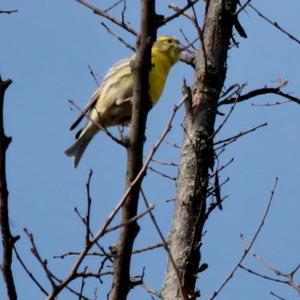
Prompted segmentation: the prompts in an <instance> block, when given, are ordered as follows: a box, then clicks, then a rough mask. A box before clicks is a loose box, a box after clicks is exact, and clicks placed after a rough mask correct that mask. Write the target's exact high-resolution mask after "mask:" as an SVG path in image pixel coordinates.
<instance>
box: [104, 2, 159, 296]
mask: <svg viewBox="0 0 300 300" xmlns="http://www.w3.org/2000/svg"><path fill="white" fill-rule="evenodd" d="M141 10H142V11H141V32H140V35H139V38H138V45H137V53H136V58H135V62H134V66H132V68H133V69H132V71H133V74H134V85H133V100H132V102H133V108H132V118H131V131H130V141H129V145H128V151H127V156H128V160H127V177H126V190H127V189H128V187H130V185H131V184H132V182H133V181H134V179H135V178H136V176H137V175H138V173H139V171H140V170H141V168H142V165H143V146H144V137H145V128H146V121H147V114H148V111H149V109H150V108H151V102H150V99H149V95H148V90H149V71H150V69H151V47H152V44H153V42H154V41H155V39H156V30H157V16H156V13H155V1H154V0H144V1H142V9H141ZM141 179H142V178H141ZM140 183H141V180H139V181H138V182H137V183H136V184H135V185H134V186H133V188H132V190H131V192H130V194H129V195H128V197H127V200H126V202H125V204H124V206H123V209H122V220H121V223H123V222H124V223H126V222H127V221H128V220H130V219H132V218H133V217H135V216H136V214H137V209H138V199H139V193H140ZM138 231H139V226H138V224H137V222H136V221H135V222H131V223H130V224H128V225H127V226H123V227H122V228H121V232H120V235H119V239H118V242H117V245H116V247H115V249H114V250H115V253H114V278H113V286H112V290H111V293H110V298H109V299H110V300H125V299H126V298H127V294H128V292H129V290H130V289H131V288H132V287H133V286H134V285H135V284H136V283H134V282H132V281H131V280H130V261H131V254H132V248H133V243H134V240H135V238H136V235H137V234H138Z"/></svg>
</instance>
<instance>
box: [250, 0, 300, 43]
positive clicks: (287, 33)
mask: <svg viewBox="0 0 300 300" xmlns="http://www.w3.org/2000/svg"><path fill="white" fill-rule="evenodd" d="M249 7H251V8H252V9H253V10H254V11H255V12H256V13H257V14H258V15H259V16H260V17H261V18H262V19H264V20H265V21H267V22H268V23H269V24H271V25H272V26H274V27H275V28H276V29H278V30H279V31H281V32H282V33H283V34H285V35H286V36H288V37H289V38H290V39H291V40H293V41H295V42H296V43H298V44H300V40H299V39H297V38H296V37H295V36H294V35H292V34H290V33H289V32H288V31H286V30H285V29H283V28H282V27H281V26H280V25H279V24H278V23H277V22H275V21H272V20H270V19H269V18H267V17H266V16H265V15H264V14H263V13H261V12H260V11H259V10H258V9H257V8H255V7H254V6H253V5H252V4H249Z"/></svg>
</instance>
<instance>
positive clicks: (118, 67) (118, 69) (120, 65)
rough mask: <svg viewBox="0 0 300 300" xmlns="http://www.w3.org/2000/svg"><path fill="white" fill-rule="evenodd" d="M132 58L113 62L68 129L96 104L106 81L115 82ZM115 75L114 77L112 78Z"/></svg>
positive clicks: (75, 125)
mask: <svg viewBox="0 0 300 300" xmlns="http://www.w3.org/2000/svg"><path fill="white" fill-rule="evenodd" d="M133 59H134V56H131V57H129V58H125V59H122V60H120V61H118V62H117V63H115V64H114V65H113V66H112V67H111V68H110V69H109V71H108V72H107V74H106V75H105V77H104V78H103V81H102V83H101V85H100V86H99V87H98V89H97V90H96V91H95V92H94V94H93V95H92V97H91V99H90V100H89V101H88V104H87V106H86V107H85V108H84V109H83V110H82V112H81V113H80V115H79V116H78V117H77V119H76V120H75V122H74V123H73V124H72V125H71V127H70V130H73V129H75V128H76V127H77V126H78V124H79V123H80V122H81V121H82V119H83V118H84V116H85V115H86V114H88V113H89V112H90V111H91V110H92V109H93V108H94V107H95V105H96V104H97V101H98V99H99V98H100V95H101V93H102V90H103V89H104V88H105V86H106V85H107V83H108V82H109V84H110V85H111V84H116V81H118V80H119V78H120V76H118V74H121V76H122V70H124V69H127V68H128V66H130V64H131V62H132V60H133ZM114 77H115V78H114Z"/></svg>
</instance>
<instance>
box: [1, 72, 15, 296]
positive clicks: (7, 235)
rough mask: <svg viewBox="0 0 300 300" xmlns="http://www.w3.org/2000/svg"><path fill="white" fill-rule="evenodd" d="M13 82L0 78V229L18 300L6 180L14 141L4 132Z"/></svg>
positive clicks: (8, 281)
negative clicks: (6, 103) (7, 95)
mask: <svg viewBox="0 0 300 300" xmlns="http://www.w3.org/2000/svg"><path fill="white" fill-rule="evenodd" d="M11 83H12V81H11V80H10V79H8V80H5V81H3V80H2V78H1V77H0V227H1V235H2V247H3V252H2V264H1V266H0V267H1V271H2V274H3V277H4V281H5V285H6V290H7V295H8V298H9V300H16V299H17V291H16V287H15V282H14V278H13V273H12V253H13V247H14V244H15V243H16V241H17V240H18V239H19V236H13V235H12V234H11V230H10V225H9V208H8V189H7V180H6V150H7V148H8V146H9V144H10V143H11V141H12V138H11V137H7V136H6V135H5V132H4V111H3V106H4V95H5V92H6V90H7V88H8V87H9V86H10V84H11Z"/></svg>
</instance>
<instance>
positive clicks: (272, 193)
mask: <svg viewBox="0 0 300 300" xmlns="http://www.w3.org/2000/svg"><path fill="white" fill-rule="evenodd" d="M277 183H278V177H276V178H275V183H274V186H273V188H272V191H271V195H270V198H269V202H268V205H267V208H266V210H265V212H264V215H263V217H262V219H261V221H260V224H259V225H258V227H257V230H256V232H255V233H254V235H253V237H252V240H251V242H250V243H249V245H248V247H247V248H246V249H245V250H244V253H243V255H242V256H241V258H240V259H239V261H238V262H237V263H236V265H235V266H234V268H233V269H232V271H231V272H230V273H229V275H228V276H227V277H226V278H225V280H224V281H223V283H222V284H221V285H220V287H219V288H217V289H216V290H215V291H214V293H213V295H212V296H211V297H210V298H209V300H212V299H215V298H216V297H217V296H218V294H219V293H220V292H221V291H222V289H223V288H224V287H225V286H226V285H227V283H228V282H229V281H230V279H231V278H232V277H233V275H234V274H235V272H236V270H237V269H238V268H239V266H240V265H241V263H242V262H243V260H244V259H245V257H246V256H247V255H248V253H249V251H250V250H251V248H252V246H253V244H254V242H255V241H256V239H257V237H258V235H259V233H260V231H261V229H262V228H263V226H264V224H265V221H266V217H267V215H268V213H269V211H270V207H271V204H272V202H273V199H274V194H275V190H276V187H277Z"/></svg>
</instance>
